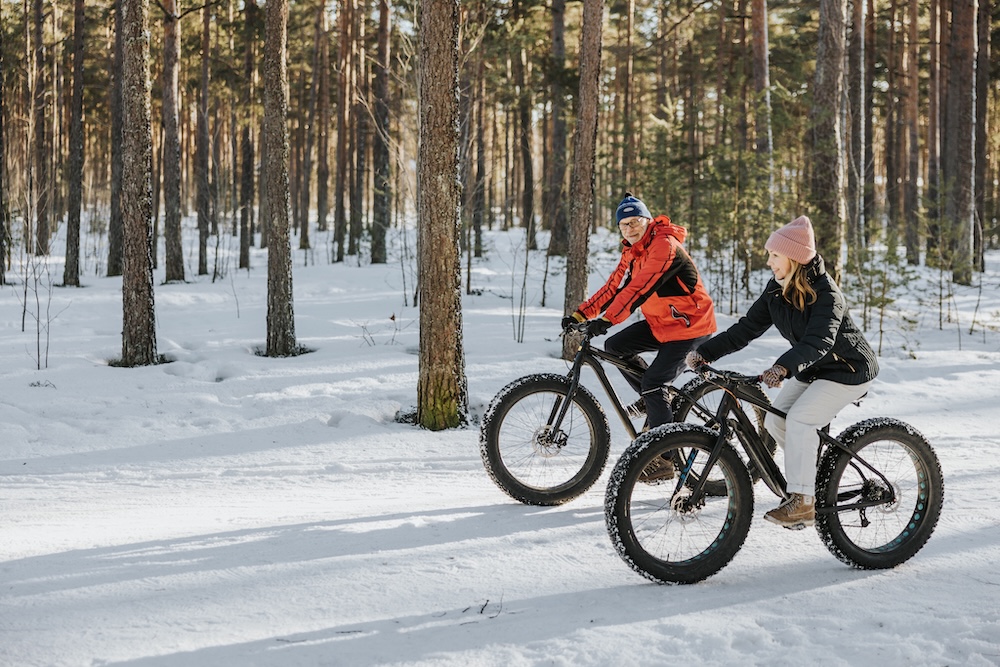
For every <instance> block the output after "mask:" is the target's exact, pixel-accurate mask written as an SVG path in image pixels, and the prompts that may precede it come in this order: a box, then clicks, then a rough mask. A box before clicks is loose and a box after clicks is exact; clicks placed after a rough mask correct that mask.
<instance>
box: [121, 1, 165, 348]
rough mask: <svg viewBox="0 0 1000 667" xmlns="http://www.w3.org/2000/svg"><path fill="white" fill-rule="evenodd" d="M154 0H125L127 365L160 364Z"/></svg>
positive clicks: (124, 288)
mask: <svg viewBox="0 0 1000 667" xmlns="http://www.w3.org/2000/svg"><path fill="white" fill-rule="evenodd" d="M148 2H149V0H122V2H121V5H120V6H121V18H122V45H123V47H124V48H123V49H122V92H123V95H122V128H123V132H122V198H121V205H122V303H123V321H122V364H123V365H124V366H129V367H131V366H149V365H151V364H155V363H157V361H158V359H157V354H156V310H155V308H154V304H153V261H152V257H151V255H150V253H151V250H152V213H153V197H152V182H151V173H152V170H153V131H152V127H151V125H150V123H151V121H150V110H149V104H150V102H149V20H148V16H147V10H148Z"/></svg>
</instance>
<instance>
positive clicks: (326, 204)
mask: <svg viewBox="0 0 1000 667" xmlns="http://www.w3.org/2000/svg"><path fill="white" fill-rule="evenodd" d="M324 5H325V3H324ZM319 60H320V62H319V127H317V128H316V131H317V142H316V150H317V156H316V159H317V165H316V227H317V229H318V230H319V231H321V232H325V231H327V229H329V225H328V223H327V218H328V217H329V216H330V27H329V25H328V24H327V18H326V12H325V11H324V12H323V37H322V39H321V41H320V55H319Z"/></svg>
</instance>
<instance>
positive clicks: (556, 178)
mask: <svg viewBox="0 0 1000 667" xmlns="http://www.w3.org/2000/svg"><path fill="white" fill-rule="evenodd" d="M565 19H566V0H553V2H552V62H551V65H550V80H551V85H550V89H551V95H552V154H551V159H552V168H551V169H550V170H549V182H548V185H547V187H546V188H545V192H546V194H547V196H548V202H547V204H546V205H545V206H544V210H545V212H546V213H547V214H548V215H549V217H550V219H549V221H548V222H549V228H550V229H551V230H552V232H551V235H550V238H549V250H548V254H549V256H550V257H551V256H553V255H558V256H560V257H563V256H565V255H566V250H567V247H568V244H569V229H568V228H567V221H566V197H565V193H564V192H563V190H564V187H565V182H566V111H565V99H564V98H565V92H564V91H565V86H564V79H565V77H566V71H565V70H566V27H565Z"/></svg>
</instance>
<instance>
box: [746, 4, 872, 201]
mask: <svg viewBox="0 0 1000 667" xmlns="http://www.w3.org/2000/svg"><path fill="white" fill-rule="evenodd" d="M854 1H855V3H858V2H862V1H863V0H854ZM750 29H751V32H752V34H753V89H754V93H755V99H754V109H755V112H754V117H755V122H756V125H757V128H756V129H757V134H756V137H757V159H758V160H759V162H760V166H761V167H762V168H763V169H765V172H766V175H765V183H764V185H765V186H766V187H767V213H768V217H772V218H773V217H774V139H773V135H772V133H771V74H770V70H771V66H770V60H769V56H768V54H769V51H770V49H769V47H768V31H769V27H768V21H767V0H753V3H752V5H751V16H750Z"/></svg>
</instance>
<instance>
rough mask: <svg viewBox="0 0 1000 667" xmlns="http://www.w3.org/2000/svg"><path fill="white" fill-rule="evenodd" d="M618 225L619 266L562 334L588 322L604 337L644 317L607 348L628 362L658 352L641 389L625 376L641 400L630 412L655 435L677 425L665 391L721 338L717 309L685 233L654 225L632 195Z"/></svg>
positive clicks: (662, 219)
mask: <svg viewBox="0 0 1000 667" xmlns="http://www.w3.org/2000/svg"><path fill="white" fill-rule="evenodd" d="M615 218H616V219H617V221H618V228H619V229H620V230H621V233H622V236H623V237H624V239H623V240H622V257H621V260H620V261H619V262H618V266H616V267H615V270H614V271H612V273H611V276H610V277H609V278H608V280H607V282H606V283H605V284H604V286H603V287H601V288H600V289H599V290H597V292H595V293H594V295H593V296H592V297H590V298H589V299H587V300H586V301H584V302H583V303H581V304H580V305H579V306H578V307H577V309H576V312H574V313H573V315H572V316H570V317H567V318H564V320H563V328H566V326H567V325H569V324H571V323H572V322H574V321H576V322H583V321H589V324H588V327H587V328H588V330H589V331H590V333H591V334H593V335H602V334H604V333H607V331H608V329H609V328H611V326H612V325H614V324H618V323H620V322H624V321H625V320H626V319H627V318H628V316H629V315H631V314H632V313H633V312H634V311H635V309H636V308H639V309H640V310H641V311H642V314H643V316H644V317H645V319H643V320H640V321H638V322H636V323H635V324H632V325H630V326H628V327H626V328H625V329H623V330H621V331H619V332H618V333H616V334H615V335H613V336H611V337H610V338H609V339H608V340H607V342H606V343H605V345H604V349H605V350H607V351H608V352H610V353H612V354H615V355H618V356H621V357H623V358H629V357H638V355H639V353H640V352H656V358H655V359H653V363H651V364H650V365H649V367H648V368H647V369H646V372H645V373H644V374H643V376H642V382H641V384H640V383H639V382H636V381H635V380H633V379H632V378H629V377H628V376H627V375H626V378H627V379H629V384H631V385H632V386H633V388H634V389H635V390H636V391H637V392H639V393H640V398H639V400H638V401H636V402H635V403H634V404H632V405H631V406H629V412H630V413H631V414H633V415H635V416H638V415H640V414H642V413H643V412H645V413H646V417H647V420H648V424H649V427H650V428H652V427H654V426H659V425H660V424H666V423H668V422H671V421H673V418H674V415H673V411H672V410H671V408H670V404H669V403H668V402H667V401H666V399H665V397H664V395H663V392H662V391H660V388H661V387H662V386H663V385H666V384H669V383H670V382H673V381H674V379H675V378H676V377H677V376H678V375H679V374H680V372H681V370H682V369H683V367H684V357H685V355H687V353H688V351H690V350H693V349H694V348H696V347H697V346H698V345H700V344H701V343H703V342H705V341H706V340H708V337H709V336H710V335H711V334H713V333H715V308H714V306H713V304H712V299H711V297H709V296H708V292H706V291H705V286H704V285H703V284H702V282H701V276H700V275H699V273H698V268H697V267H696V266H695V264H694V261H693V260H692V259H691V256H690V255H689V254H688V253H687V250H685V249H684V246H683V245H681V244H682V243H683V242H684V239H685V238H686V237H687V230H686V229H685V228H684V227H681V226H679V225H675V224H673V223H671V222H670V218H668V217H667V216H665V215H661V216H659V217H657V218H653V216H652V215H650V213H649V209H648V208H647V207H646V205H645V204H643V203H642V202H641V201H640V200H639V199H636V198H635V197H633V196H632V194H631V193H628V192H627V193H625V198H624V199H623V200H622V202H621V204H619V205H618V209H617V211H616V212H615ZM602 313H603V316H601V317H598V316H599V315H601V314H602ZM640 361H641V359H640Z"/></svg>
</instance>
